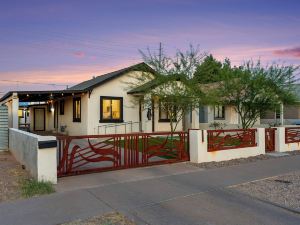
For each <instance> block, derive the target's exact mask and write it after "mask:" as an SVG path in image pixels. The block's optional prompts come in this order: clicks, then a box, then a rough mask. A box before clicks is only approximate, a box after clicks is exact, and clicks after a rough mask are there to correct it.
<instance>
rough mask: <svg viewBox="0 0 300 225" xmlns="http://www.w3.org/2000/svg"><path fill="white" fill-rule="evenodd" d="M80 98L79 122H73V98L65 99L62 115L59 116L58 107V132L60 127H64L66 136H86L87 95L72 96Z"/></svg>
mask: <svg viewBox="0 0 300 225" xmlns="http://www.w3.org/2000/svg"><path fill="white" fill-rule="evenodd" d="M74 97H81V122H73V96H70V97H67V98H65V105H64V107H65V108H64V115H60V114H59V107H58V112H57V113H58V132H60V127H61V126H67V127H66V133H67V134H68V135H87V134H93V133H88V128H87V127H88V116H89V115H88V101H90V100H89V99H88V94H79V95H74Z"/></svg>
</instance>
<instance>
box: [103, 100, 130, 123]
mask: <svg viewBox="0 0 300 225" xmlns="http://www.w3.org/2000/svg"><path fill="white" fill-rule="evenodd" d="M103 100H110V101H112V100H119V101H120V119H113V118H112V110H111V115H110V117H111V118H110V119H104V118H103ZM123 122H124V120H123V97H116V96H100V120H99V123H123Z"/></svg>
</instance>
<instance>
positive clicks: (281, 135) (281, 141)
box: [275, 127, 286, 152]
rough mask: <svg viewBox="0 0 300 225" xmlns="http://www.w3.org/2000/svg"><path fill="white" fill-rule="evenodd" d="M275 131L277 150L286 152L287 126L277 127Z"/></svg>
mask: <svg viewBox="0 0 300 225" xmlns="http://www.w3.org/2000/svg"><path fill="white" fill-rule="evenodd" d="M276 128H277V129H276V132H275V151H276V152H285V146H286V145H285V127H276Z"/></svg>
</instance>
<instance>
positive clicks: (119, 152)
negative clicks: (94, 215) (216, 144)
mask: <svg viewBox="0 0 300 225" xmlns="http://www.w3.org/2000/svg"><path fill="white" fill-rule="evenodd" d="M57 140H58V168H57V170H58V177H62V176H67V175H75V174H83V173H91V172H100V171H107V170H115V169H125V168H132V167H140V166H148V165H154V164H164V163H173V162H179V161H186V160H188V159H189V153H188V134H187V133H186V132H175V133H173V134H172V135H171V133H170V132H160V133H133V134H112V135H92V136H60V137H57Z"/></svg>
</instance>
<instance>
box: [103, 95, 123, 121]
mask: <svg viewBox="0 0 300 225" xmlns="http://www.w3.org/2000/svg"><path fill="white" fill-rule="evenodd" d="M107 122H109V123H119V122H123V98H121V97H109V96H101V97H100V123H107Z"/></svg>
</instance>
